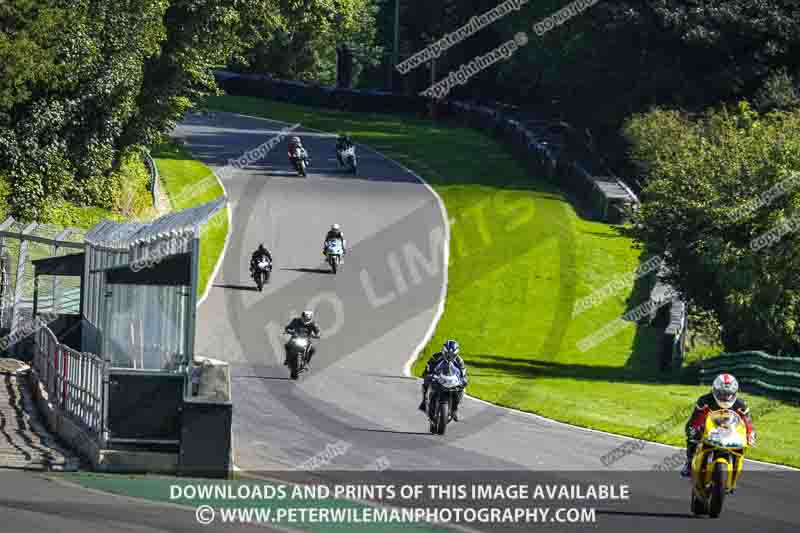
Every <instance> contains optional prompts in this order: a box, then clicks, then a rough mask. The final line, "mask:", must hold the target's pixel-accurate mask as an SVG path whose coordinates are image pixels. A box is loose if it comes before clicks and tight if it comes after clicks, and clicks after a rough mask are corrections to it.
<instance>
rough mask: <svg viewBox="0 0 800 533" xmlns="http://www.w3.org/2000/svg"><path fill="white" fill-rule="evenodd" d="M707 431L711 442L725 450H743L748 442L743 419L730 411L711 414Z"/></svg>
mask: <svg viewBox="0 0 800 533" xmlns="http://www.w3.org/2000/svg"><path fill="white" fill-rule="evenodd" d="M706 431H707V433H708V437H707V438H708V440H709V442H712V443H714V444H716V445H717V446H722V447H724V448H743V447H744V446H745V443H746V441H747V427H746V426H745V424H744V421H743V420H742V417H741V416H739V414H738V413H736V412H735V411H732V410H730V409H725V410H721V411H714V412H712V413H710V414H709V415H708V422H707V425H706Z"/></svg>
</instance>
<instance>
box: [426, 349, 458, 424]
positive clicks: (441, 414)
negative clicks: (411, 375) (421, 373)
mask: <svg viewBox="0 0 800 533" xmlns="http://www.w3.org/2000/svg"><path fill="white" fill-rule="evenodd" d="M430 380H431V388H430V392H429V393H428V394H429V398H428V412H427V415H428V421H429V422H430V431H431V433H432V434H434V435H444V432H445V429H446V428H447V424H448V423H449V422H450V421H451V420H452V419H453V405H454V404H455V401H456V398H457V396H458V394H459V393H460V392H461V391H462V390H463V389H464V376H462V375H461V370H459V368H458V367H457V366H456V365H455V363H453V362H452V361H447V360H443V361H441V362H439V364H438V365H436V368H435V369H434V371H433V373H432V374H431V376H430Z"/></svg>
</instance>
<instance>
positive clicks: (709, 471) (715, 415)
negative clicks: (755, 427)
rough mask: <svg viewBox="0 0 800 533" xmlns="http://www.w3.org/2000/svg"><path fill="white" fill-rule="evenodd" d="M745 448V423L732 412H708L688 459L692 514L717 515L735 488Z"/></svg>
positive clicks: (746, 445) (726, 410)
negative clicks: (689, 459)
mask: <svg viewBox="0 0 800 533" xmlns="http://www.w3.org/2000/svg"><path fill="white" fill-rule="evenodd" d="M747 448H748V442H747V426H746V425H745V423H744V420H743V419H742V417H741V416H740V415H739V414H738V413H737V412H736V411H733V410H731V409H720V410H718V411H712V412H710V413H709V414H708V416H707V417H706V424H705V428H703V434H702V437H701V440H700V443H699V444H698V446H697V450H696V451H695V454H694V458H693V459H692V513H693V514H695V515H703V514H708V515H709V516H710V517H711V518H717V517H718V516H719V515H720V513H721V512H722V504H723V502H724V501H725V496H727V495H728V494H730V493H731V492H733V490H734V489H735V488H736V482H737V481H738V480H739V475H740V474H741V473H742V464H743V463H744V456H745V451H746V450H747Z"/></svg>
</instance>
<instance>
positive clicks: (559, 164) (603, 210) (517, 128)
mask: <svg viewBox="0 0 800 533" xmlns="http://www.w3.org/2000/svg"><path fill="white" fill-rule="evenodd" d="M214 75H215V77H216V79H217V83H218V84H219V86H220V87H221V88H223V89H224V90H225V91H226V92H227V93H228V94H234V95H239V96H252V97H256V98H267V99H270V100H277V101H281V102H288V103H294V104H301V105H308V106H316V107H325V108H330V109H339V110H347V111H355V112H366V113H386V112H387V110H391V112H392V113H398V114H410V115H417V116H420V115H427V114H428V113H429V112H430V109H431V108H430V106H431V100H430V99H428V98H425V97H422V96H407V95H401V94H396V93H389V92H383V91H372V90H357V89H339V88H335V87H324V86H314V85H308V84H305V83H300V82H294V81H286V80H277V79H273V78H271V77H268V76H261V75H253V74H237V73H232V72H228V71H215V72H214ZM436 109H437V111H438V113H437V114H439V115H442V116H446V117H447V118H449V119H452V120H456V121H458V122H459V123H461V124H463V125H466V126H469V127H473V128H476V129H480V130H481V131H485V132H486V133H488V134H490V135H493V136H495V137H499V138H500V139H502V140H503V142H505V143H506V144H507V145H508V146H509V147H510V148H511V149H512V151H513V152H514V153H516V154H518V155H520V156H521V158H522V160H523V161H524V163H525V164H526V168H527V169H528V170H529V171H530V172H531V173H534V174H537V175H540V176H544V177H546V178H547V179H548V180H549V181H551V182H553V183H555V184H556V185H558V186H559V187H562V188H563V189H566V190H567V191H569V192H570V193H571V194H572V195H573V196H574V197H575V198H576V200H577V202H578V203H579V204H580V205H581V206H582V207H583V208H584V210H585V211H586V212H587V213H588V214H589V215H590V216H591V217H593V218H595V219H597V220H602V221H605V222H609V223H621V222H623V221H624V220H625V215H626V213H627V212H628V207H627V206H630V207H635V206H637V205H638V204H639V200H638V198H637V197H636V195H635V194H634V193H633V192H632V191H631V190H630V188H629V187H628V186H627V185H625V183H623V182H622V181H621V180H619V179H618V178H616V177H615V176H610V177H606V176H604V177H598V176H596V175H593V174H592V172H590V171H589V170H587V169H586V166H587V164H588V163H587V162H586V161H583V160H581V161H578V160H577V158H576V157H575V156H574V152H582V153H583V152H586V150H585V147H583V146H581V147H578V146H577V144H576V141H575V139H574V138H570V136H569V135H566V134H565V132H571V131H573V130H572V129H571V127H570V126H569V125H568V124H566V123H563V122H561V123H552V122H548V121H539V120H523V119H521V118H519V117H517V116H515V115H514V113H513V111H512V112H506V111H503V110H501V109H500V108H492V107H488V106H484V105H478V104H473V103H468V102H457V101H443V102H439V103H437V104H436ZM573 137H574V136H573ZM568 152H573V153H572V154H570V153H568ZM588 166H590V167H591V166H592V165H591V164H588Z"/></svg>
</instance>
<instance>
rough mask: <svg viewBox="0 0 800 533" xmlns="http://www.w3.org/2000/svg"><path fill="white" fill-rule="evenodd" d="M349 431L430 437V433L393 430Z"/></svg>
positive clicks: (362, 429) (351, 429)
mask: <svg viewBox="0 0 800 533" xmlns="http://www.w3.org/2000/svg"><path fill="white" fill-rule="evenodd" d="M350 431H366V432H368V433H393V434H395V435H430V432H423V431H396V430H394V429H367V428H353V427H351V428H350Z"/></svg>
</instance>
